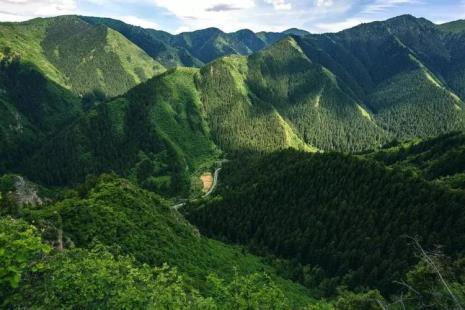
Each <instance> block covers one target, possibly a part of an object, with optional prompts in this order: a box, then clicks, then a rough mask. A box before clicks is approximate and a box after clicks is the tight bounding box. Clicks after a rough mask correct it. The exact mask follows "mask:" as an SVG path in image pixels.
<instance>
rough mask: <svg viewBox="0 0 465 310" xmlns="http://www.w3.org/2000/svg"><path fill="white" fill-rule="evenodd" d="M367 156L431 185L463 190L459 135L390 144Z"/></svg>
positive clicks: (464, 146) (464, 145) (464, 140)
mask: <svg viewBox="0 0 465 310" xmlns="http://www.w3.org/2000/svg"><path fill="white" fill-rule="evenodd" d="M369 156H370V157H371V158H373V159H375V160H378V161H380V162H382V163H384V164H386V165H388V166H389V167H395V168H399V169H402V170H404V171H406V172H407V173H411V174H414V175H419V176H421V177H422V178H424V179H426V180H428V181H431V182H434V183H435V184H439V185H445V186H447V187H449V188H453V189H461V190H465V136H464V134H463V133H460V132H454V133H450V134H446V135H442V136H439V137H436V138H434V139H429V140H425V141H422V140H419V141H418V140H414V141H408V142H404V143H400V142H396V141H394V142H392V143H390V144H389V145H386V146H385V147H384V148H383V149H381V150H379V151H377V152H375V153H372V154H370V155H369Z"/></svg>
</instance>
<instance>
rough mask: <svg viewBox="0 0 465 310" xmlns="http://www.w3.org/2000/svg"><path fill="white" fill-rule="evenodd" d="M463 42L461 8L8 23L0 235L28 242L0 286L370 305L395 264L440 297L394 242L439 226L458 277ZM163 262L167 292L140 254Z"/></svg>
mask: <svg viewBox="0 0 465 310" xmlns="http://www.w3.org/2000/svg"><path fill="white" fill-rule="evenodd" d="M464 50H465V23H464V21H455V22H450V23H447V24H442V25H437V24H434V23H432V22H430V21H428V20H426V19H423V18H416V17H413V16H411V15H403V16H399V17H396V18H392V19H389V20H386V21H380V22H373V23H368V24H361V25H359V26H356V27H354V28H351V29H347V30H344V31H341V32H338V33H325V34H312V33H309V32H307V31H305V30H301V29H295V28H294V29H289V30H286V31H284V32H280V33H277V32H258V33H254V32H252V31H250V30H246V29H245V30H240V31H237V32H233V33H225V32H223V31H221V30H219V29H217V28H208V29H203V30H198V31H194V32H185V33H180V34H177V35H173V34H170V33H167V32H164V31H160V30H153V29H145V28H141V27H137V26H133V25H129V24H126V23H124V22H122V21H119V20H114V19H109V18H100V17H86V16H59V17H53V18H45V19H42V18H41V19H34V20H30V21H26V22H21V23H0V228H1V229H3V230H5V231H8V232H9V234H8V235H7V234H4V235H2V234H1V231H0V245H2V242H6V241H3V240H7V239H6V238H10V237H11V238H19V239H21V238H28V239H27V240H28V242H29V243H25V244H23V245H24V246H25V247H27V246H31V247H32V245H33V244H35V246H36V247H37V249H36V252H34V253H35V254H34V255H32V256H31V257H32V258H30V259H31V260H34V262H35V261H40V264H39V266H38V267H37V268H38V269H37V270H35V267H34V268H32V269H31V268H30V267H28V266H33V265H34V264H32V263H31V264H29V265H27V264H26V265H24V264H22V263H21V264H19V266H20V267H17V268H16V267H14V268H13V267H12V269H11V270H13V271H11V273H8V274H7V275H6V276H3V275H2V273H1V272H0V299H2V300H7V304H6V305H7V306H15V305H16V306H20V307H26V308H27V307H32V306H37V305H39V306H42V307H44V308H54V307H58V306H59V305H65V306H73V305H76V304H78V303H79V302H82V303H81V304H80V307H81V308H88V307H92V305H93V302H94V300H92V298H91V297H89V298H90V299H89V300H85V299H83V300H80V298H79V296H77V295H74V292H73V289H70V287H79V289H82V290H83V291H86V292H88V295H86V296H95V294H98V292H99V291H102V290H103V291H105V290H106V289H108V291H105V292H108V296H107V295H105V297H102V299H101V300H100V301H99V302H101V303H97V304H94V306H95V305H97V307H101V308H108V307H114V305H113V304H111V303H106V302H110V301H112V302H113V301H114V299H112V298H114V296H120V295H121V296H123V295H124V292H125V291H126V287H125V285H129V289H128V290H134V292H136V291H137V292H139V293H137V294H136V293H133V294H134V295H133V298H132V299H131V296H129V295H130V294H129V295H128V296H129V297H128V296H126V295H124V296H126V297H127V298H128V299H124V298H122V300H125V301H128V300H129V301H130V303H129V304H128V306H127V308H147V307H148V306H147V305H150V303H151V302H153V300H154V298H155V297H153V296H157V294H158V293H156V294H155V293H153V291H152V290H155V289H159V290H161V291H163V292H167V293H166V294H171V293H172V294H173V295H170V296H168V297H166V298H168V299H167V300H168V301H167V302H171V301H173V300H174V299H176V298H175V297H173V296H181V295H182V294H187V295H188V297H186V298H185V304H183V305H184V306H179V308H180V309H188V308H192V307H194V306H195V307H198V308H202V307H203V306H205V305H208V303H210V302H211V303H212V305H214V306H211V307H210V308H208V307H206V306H205V307H206V308H208V309H224V308H231V307H232V308H240V307H241V306H238V305H243V304H242V302H244V301H243V300H242V299H241V298H244V300H247V298H248V297H247V296H249V297H250V296H254V298H257V300H262V299H263V298H265V297H266V298H268V299H267V301H266V302H269V303H270V304H273V303H274V302H276V303H277V302H278V301H279V300H284V301H285V302H284V304H285V306H282V308H285V309H288V308H299V309H300V308H303V307H304V306H305V305H308V304H312V305H313V306H315V305H314V304H315V303H316V301H315V298H320V297H321V298H323V297H324V298H329V299H331V300H330V301H328V302H326V301H325V300H320V302H321V303H320V304H317V305H316V306H315V307H318V305H319V306H321V308H310V309H360V308H364V307H365V308H366V309H377V308H376V307H375V306H374V303H373V301H374V300H376V301H379V302H381V303H385V302H388V301H393V299H392V296H398V294H399V293H400V292H403V291H402V289H401V288H399V285H398V283H400V281H404V282H402V283H403V284H405V285H404V286H412V285H413V286H415V287H416V288H418V291H419V293H418V294H417V295H415V294H413V293H412V291H408V292H407V293H406V294H405V296H407V297H408V300H406V301H405V302H406V303H408V304H409V305H410V306H412V309H413V308H415V307H416V306H418V305H424V303H425V302H426V301H425V300H426V299H428V298H429V299H428V301H430V302H431V304H434V305H435V306H436V307H437V308H441V307H443V308H444V307H445V308H451V307H454V302H455V301H454V300H455V299H454V298H452V299H450V298H449V297H447V294H448V293H447V292H445V293H444V288H442V287H441V282H440V281H437V280H436V278H435V276H434V270H433V271H431V270H429V269H428V270H427V271H428V272H430V273H427V271H425V270H426V269H425V268H426V267H424V265H422V264H427V265H428V264H430V263H429V261H428V260H427V259H426V258H425V257H423V256H422V257H420V259H419V258H418V257H416V256H415V251H417V250H418V247H412V246H411V244H409V243H408V242H411V241H412V240H415V242H417V243H415V244H420V243H421V244H422V245H423V246H424V247H425V248H426V249H427V250H428V251H429V250H431V251H432V250H435V249H436V246H437V245H441V246H442V247H441V251H442V252H441V253H444V254H445V255H447V256H448V257H450V260H447V259H442V256H441V255H438V256H434V259H437V263H438V264H444V270H447V276H449V277H450V281H451V282H453V285H452V291H453V292H455V293H456V292H459V291H460V288H463V285H462V282H463V281H462V280H463V272H461V273H460V272H459V271H457V270H460V266H462V264H463V261H462V260H461V258H462V257H463V255H464V251H465V249H464V248H463V246H462V244H463V242H464V234H463V232H462V227H463V225H464V223H465V213H464V212H463V210H462V209H463V208H462V206H463V203H464V202H465V187H464V184H465V181H464V180H465V178H464V175H465V164H464V163H465V160H464V159H463V158H465V156H464V154H465V153H464V145H465V138H464V136H463V133H462V131H463V130H464V129H465V53H464ZM221 167H222V168H221ZM220 170H222V171H221V175H220V181H219V185H218V188H217V189H216V191H215V192H213V194H212V195H210V193H211V192H209V193H208V194H205V193H202V192H201V188H202V186H201V185H202V184H201V182H203V179H200V177H201V176H205V173H207V176H208V175H209V176H211V177H212V179H213V172H215V173H214V179H213V180H212V181H211V183H212V184H214V185H211V186H213V188H212V190H213V189H215V186H216V183H217V181H218V180H217V177H218V173H219V171H220ZM201 180H202V181H201ZM203 185H204V186H205V184H203ZM31 192H32V194H31ZM24 195H26V196H28V197H29V195H32V196H33V198H34V199H26V198H27V197H26V198H24V197H23V199H17V198H18V197H19V196H24ZM37 197H40V199H37ZM29 198H30V197H29ZM21 201H33V202H34V203H31V204H24V203H21ZM37 201H40V203H37ZM183 215H185V217H186V218H187V219H188V220H189V221H190V222H188V221H186V219H185V218H184V217H183ZM31 227H32V228H31ZM197 228H198V229H199V230H200V233H199V230H197ZM39 231H40V233H39ZM16 232H18V234H19V235H18V234H17V233H16ZM3 236H6V237H5V239H2V238H4V237H3ZM213 239H216V240H213ZM21 240H22V239H21ZM217 240H221V242H220V241H217ZM407 241H408V242H407ZM13 243H14V242H13ZM13 243H12V244H13ZM5 244H6V243H5ZM14 244H16V243H14ZM231 244H236V245H235V246H233V245H231ZM51 248H54V249H55V251H56V253H55V252H53V253H55V254H53V253H52V254H49V253H50V251H51ZM0 250H1V248H0ZM1 253H2V252H1V251H0V254H1ZM251 253H252V254H251ZM435 253H436V252H435ZM193 256H194V257H195V258H196V259H197V261H193V258H192V257H193ZM42 257H45V258H44V259H42ZM79 258H83V259H82V260H80V259H79ZM19 260H20V261H21V259H19ZM231 261H234V262H235V263H236V266H237V267H240V269H241V270H239V271H237V270H232V269H231V270H230V269H228V268H227V267H229V265H228V263H229V262H231ZM449 261H453V263H450V264H448V265H446V264H447V263H448V262H449ZM0 262H1V255H0ZM163 263H169V264H170V265H171V266H174V267H176V268H177V269H178V271H179V272H180V273H181V274H182V276H180V278H176V279H178V280H176V281H173V282H170V281H168V282H169V283H175V284H176V285H177V286H176V287H175V288H176V290H174V288H173V287H171V286H169V287H168V286H163V285H168V284H167V283H168V282H163V279H165V278H164V277H172V276H175V275H176V277H177V273H176V272H177V271H176V270H174V271H169V272H168V271H167V270H168V269H163V268H162V269H160V270H158V269H157V270H152V269H150V270H151V271H150V272H149V271H147V269H146V268H155V267H156V266H160V265H162V264H163ZM12 264H13V263H12ZM85 264H88V265H85ZM111 266H119V268H118V271H117V273H115V274H113V273H111V272H110V271H109V270H112V269H111ZM442 266H443V265H441V268H442ZM231 267H232V266H231ZM41 268H43V269H41ZM62 268H68V269H66V270H65V269H62ZM18 270H20V271H18ZM23 271H24V272H23ZM262 271H264V272H266V273H267V274H269V276H264V277H263V276H262V275H261V272H262ZM70 273H73V274H79V276H76V277H75V278H73V279H69V278H66V276H64V275H67V274H70ZM212 273H214V274H213V275H212ZM425 273H426V276H425ZM22 274H23V276H22V278H21V275H22ZM128 274H131V275H132V276H131V277H135V278H134V279H133V280H131V281H133V282H131V283H132V284H128V283H127V282H125V281H122V280H121V279H125V278H128ZM147 274H150V276H147V277H149V278H150V281H149V282H150V283H155V282H156V283H158V284H157V285H162V288H163V289H161V288H160V287H157V288H154V287H152V286H150V285H149V284H148V283H149V282H147V281H148V280H147V279H148V278H147V277H144V276H143V275H147ZM431 274H433V276H432V275H431ZM157 275H158V278H157ZM7 276H8V277H7ZM248 276H249V277H248ZM2 277H4V278H5V279H8V280H5V281H3V280H2V279H3V278H2ZM114 277H116V278H114ZM182 277H185V281H184V280H183V281H181V280H180V279H181V278H182ZM218 277H219V278H218ZM91 278H92V279H93V280H92V281H94V280H95V283H100V284H101V283H107V282H106V281H109V282H108V283H110V282H111V283H113V284H111V285H109V286H108V287H111V289H109V288H105V289H102V288H101V287H98V288H93V287H91V286H89V287H88V286H87V285H86V283H87V282H88V279H91ZM54 279H57V280H54ZM232 279H233V280H232ZM81 280H82V281H81ZM2 281H3V282H2ZM21 281H22V282H21ZM60 281H61V282H60ZM112 281H113V282H112ZM157 281H161V282H160V283H161V284H160V283H159V282H157ZM212 281H213V283H212ZM228 281H232V282H231V283H232V284H231V285H232V286H231V287H229V286H227V285H226V284H225V283H228ZM461 281H462V282H461ZM71 282H72V285H68V283H71ZM140 283H143V284H140ZM251 283H254V285H251ZM273 283H274V284H273ZM139 284H140V285H139ZM138 285H139V286H138ZM234 285H236V286H234ZM18 286H19V288H17V287H18ZM178 286H179V287H178ZM140 287H143V289H142V290H141V289H140ZM429 287H434V288H435V290H436V291H438V292H441V294H439V293H438V294H436V293H435V292H436V291H435V292H433V293H431V292H430V291H428V288H429ZM149 288H150V290H151V291H150V292H149V291H146V290H149ZM93 289H95V291H92V290H93ZM171 289H173V291H171ZM262 289H263V290H262ZM367 289H371V290H368V292H367ZM87 290H88V291H87ZM229 290H231V291H229ZM238 290H245V293H244V295H241V297H237V295H235V293H234V292H238ZM161 291H157V292H161ZM62 292H65V293H62ZM170 292H171V293H170ZM173 292H174V293H173ZM2 294H3V295H2ZM48 294H49V295H48ZM428 294H429V295H428ZM444 294H445V295H446V297H444V296H445V295H444ZM84 295H85V294H84ZM420 295H421V298H420V297H419V296H420ZM25 296H29V297H31V298H32V299H28V298H24V297H25ZM112 296H113V297H112ZM134 296H137V298H139V299H138V300H139V301H138V302H140V304H137V303H133V302H135V299H136V298H135V297H134ZM182 296H184V295H182ZM244 296H245V297H244ZM264 296H265V297H264ZM383 296H384V297H383ZM400 296H401V297H402V296H404V295H403V293H402V294H401V295H400ZM425 296H426V297H425ZM68 297H69V298H68ZM126 297H125V298H126ZM203 297H205V298H206V299H205V300H204V299H202V298H203ZM236 297H237V299H235V298H236ZM250 298H251V297H250ZM260 298H262V299H260ZM460 298H462V297H460ZM155 299H156V298H155ZM28 300H31V301H30V302H29V301H28ZM129 301H128V302H129ZM288 301H289V302H288ZM254 302H256V304H254V305H259V304H260V302H258V301H254ZM402 302H403V300H402ZM284 304H283V305H284ZM347 304H350V305H351V307H352V308H351V307H349V306H347ZM376 304H378V303H376ZM0 305H1V303H0ZM112 305H113V306H112ZM167 305H168V304H165V308H166V307H168V308H169V307H170V306H173V305H172V304H169V305H170V306H167ZM201 305H203V306H201ZM344 305H345V306H347V307H345V306H344ZM438 305H440V306H438ZM451 305H452V306H451ZM183 307H184V308H183ZM195 307H194V308H195ZM215 307H216V308H215ZM251 307H252V309H255V308H257V307H258V308H260V307H259V306H257V307H255V306H251ZM254 307H255V308H254ZM328 307H329V308H328ZM330 307H333V308H330ZM344 307H345V308H344ZM160 308H161V309H162V308H163V306H160ZM258 308H257V309H258ZM278 308H279V307H278ZM420 308H421V307H420ZM433 308H434V307H433ZM202 309H203V308H202Z"/></svg>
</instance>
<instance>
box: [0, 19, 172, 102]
mask: <svg viewBox="0 0 465 310" xmlns="http://www.w3.org/2000/svg"><path fill="white" fill-rule="evenodd" d="M0 37H1V40H0V42H1V43H0V44H1V45H0V46H1V47H2V48H8V49H10V50H11V51H12V52H14V53H18V54H20V55H21V57H22V59H23V60H24V61H27V62H31V63H33V64H35V65H36V66H37V67H38V68H39V69H40V70H41V71H42V72H43V73H44V74H45V75H46V76H47V77H48V78H50V79H51V80H52V81H54V82H56V83H58V84H59V85H61V86H63V87H65V88H68V89H70V90H71V91H72V92H74V93H75V94H79V95H84V94H86V93H88V92H91V91H93V90H96V89H98V90H101V91H103V92H105V93H106V94H107V95H108V96H115V95H119V94H122V93H124V92H126V91H127V90H129V89H130V88H132V87H134V86H135V85H137V84H138V83H140V82H141V81H145V80H147V79H148V78H151V77H152V76H154V75H156V74H158V73H160V72H162V71H163V70H164V68H163V66H161V65H160V64H159V63H158V62H156V61H154V60H153V59H152V58H151V57H149V56H148V55H147V54H146V53H145V52H143V51H142V50H141V49H139V48H138V47H136V46H135V45H134V44H132V43H131V42H130V41H128V40H127V39H126V38H124V37H123V36H122V35H121V34H119V33H117V32H115V31H113V30H110V29H108V28H106V27H103V26H93V25H91V24H89V23H86V22H85V21H83V20H82V19H80V18H78V17H75V16H60V17H55V18H49V19H35V20H31V21H27V22H24V23H3V24H1V25H0Z"/></svg>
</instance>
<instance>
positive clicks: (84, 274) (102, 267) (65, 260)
mask: <svg viewBox="0 0 465 310" xmlns="http://www.w3.org/2000/svg"><path fill="white" fill-rule="evenodd" d="M208 283H209V285H210V286H211V291H212V292H213V294H212V296H210V297H203V296H201V294H200V293H199V292H198V291H197V290H196V289H194V288H191V287H190V286H189V285H188V284H187V283H186V282H185V281H184V278H183V275H182V274H180V273H179V272H178V271H177V269H176V268H170V267H168V265H163V266H162V267H160V268H152V267H150V266H148V265H146V264H143V265H138V264H137V263H136V261H134V259H133V258H131V257H128V256H114V255H112V254H110V253H109V252H107V251H106V249H105V248H104V247H102V246H97V247H96V248H94V249H92V250H83V249H73V250H66V251H63V252H60V253H57V254H56V255H52V256H49V257H47V258H46V259H45V260H44V267H43V268H42V269H41V270H39V271H37V270H36V271H35V272H34V271H32V272H30V273H29V274H28V276H27V277H26V278H25V280H24V281H23V282H22V285H21V286H20V287H19V288H18V290H17V291H16V293H15V294H14V295H13V296H11V297H10V298H9V300H8V302H7V306H14V307H24V308H30V307H39V308H45V309H53V308H61V307H64V308H68V307H72V308H78V309H96V308H98V309H290V306H289V304H288V303H287V300H286V298H285V297H284V294H283V292H282V291H281V290H280V289H278V288H277V287H276V285H275V284H274V283H273V282H272V281H271V279H270V278H269V277H267V276H266V275H261V274H252V275H248V276H239V275H237V274H236V275H235V277H234V279H233V280H232V281H231V282H226V281H224V280H222V279H220V278H219V277H218V276H217V275H215V274H211V275H210V276H209V278H208ZM26 297H27V298H26Z"/></svg>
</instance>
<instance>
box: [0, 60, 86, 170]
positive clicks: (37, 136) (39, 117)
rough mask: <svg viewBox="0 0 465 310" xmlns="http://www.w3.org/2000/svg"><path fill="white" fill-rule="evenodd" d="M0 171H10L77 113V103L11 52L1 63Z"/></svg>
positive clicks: (67, 93) (77, 101)
mask: <svg viewBox="0 0 465 310" xmlns="http://www.w3.org/2000/svg"><path fill="white" fill-rule="evenodd" d="M0 111H1V113H0V115H1V116H0V171H3V172H4V171H5V170H6V169H11V168H12V167H15V166H17V165H18V163H19V162H20V161H21V160H22V159H23V158H24V157H26V156H30V154H31V153H32V152H33V151H35V150H36V149H37V148H39V147H40V145H41V144H42V143H43V142H44V140H45V139H46V138H48V137H49V136H50V135H52V134H54V133H56V132H57V131H58V130H60V129H62V128H63V127H64V126H65V125H67V124H68V123H69V122H71V121H72V120H73V119H74V118H76V117H77V116H78V115H79V113H80V107H79V100H78V99H77V98H75V97H74V96H73V95H72V94H71V93H70V92H68V91H67V90H65V89H63V88H61V87H60V86H58V85H56V84H55V83H53V82H50V81H49V80H47V79H46V78H45V77H44V76H43V75H42V74H41V73H40V72H39V71H38V70H37V69H36V68H35V67H34V66H33V65H30V64H24V63H23V62H22V59H21V58H20V57H19V56H18V55H17V54H14V53H13V52H11V51H10V52H8V53H5V55H4V57H3V59H1V60H0Z"/></svg>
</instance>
